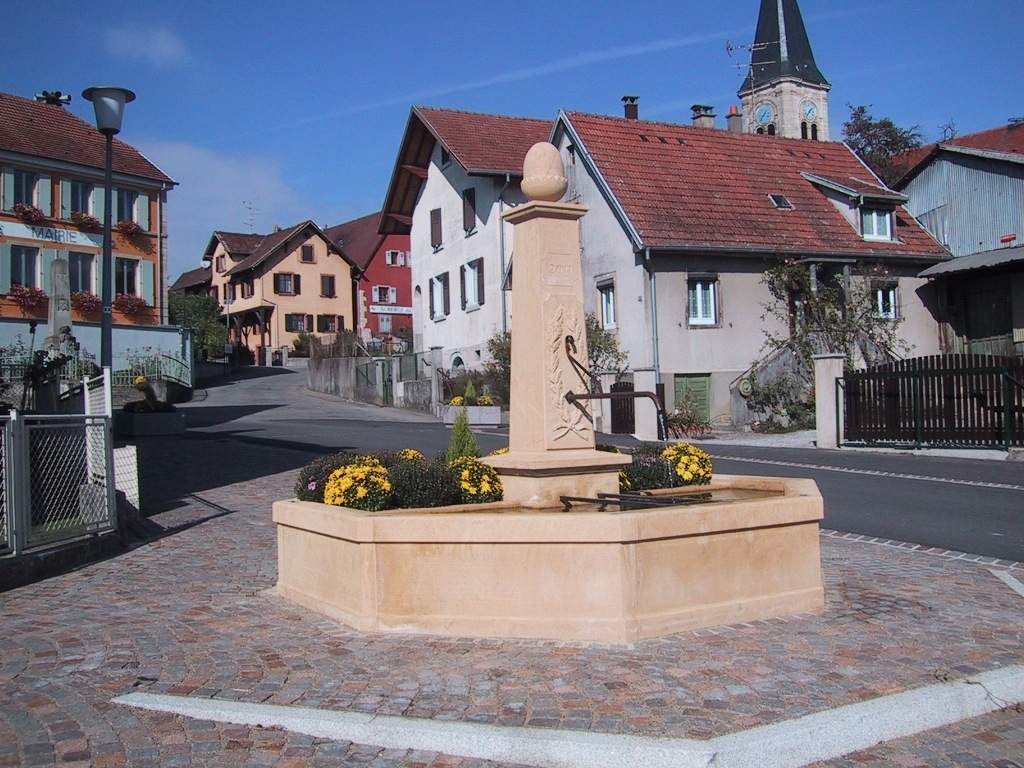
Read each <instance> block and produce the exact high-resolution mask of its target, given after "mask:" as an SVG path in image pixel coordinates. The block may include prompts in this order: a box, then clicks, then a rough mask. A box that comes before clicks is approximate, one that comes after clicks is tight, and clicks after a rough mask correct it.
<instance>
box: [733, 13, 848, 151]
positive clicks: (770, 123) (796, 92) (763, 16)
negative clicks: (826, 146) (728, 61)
mask: <svg viewBox="0 0 1024 768" xmlns="http://www.w3.org/2000/svg"><path fill="white" fill-rule="evenodd" d="M831 87H832V86H831V85H829V82H828V81H827V80H826V79H825V77H824V75H822V74H821V72H820V71H819V70H818V65H817V64H815V63H814V53H813V52H812V51H811V43H810V41H809V40H808V39H807V30H806V29H805V28H804V20H803V18H802V17H801V16H800V8H799V7H798V6H797V0H761V11H760V13H759V14H758V16H757V32H756V34H755V37H754V47H753V51H752V52H751V57H750V72H749V73H748V74H747V77H746V79H744V81H743V85H742V86H741V87H740V90H739V93H738V95H739V97H740V100H741V102H742V104H743V114H744V116H745V117H746V131H747V132H748V133H767V134H771V135H777V136H785V137H787V138H791V139H815V140H819V141H828V140H829V137H828V91H829V89H830V88H831Z"/></svg>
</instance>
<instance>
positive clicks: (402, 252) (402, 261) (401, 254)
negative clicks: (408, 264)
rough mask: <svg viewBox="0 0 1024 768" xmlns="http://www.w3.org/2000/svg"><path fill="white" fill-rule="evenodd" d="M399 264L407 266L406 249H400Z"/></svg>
mask: <svg viewBox="0 0 1024 768" xmlns="http://www.w3.org/2000/svg"><path fill="white" fill-rule="evenodd" d="M398 266H400V267H404V266H405V252H404V251H399V252H398Z"/></svg>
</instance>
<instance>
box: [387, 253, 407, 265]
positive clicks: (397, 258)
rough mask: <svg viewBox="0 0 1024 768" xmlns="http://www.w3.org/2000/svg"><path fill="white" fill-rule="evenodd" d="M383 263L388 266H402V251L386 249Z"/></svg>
mask: <svg viewBox="0 0 1024 768" xmlns="http://www.w3.org/2000/svg"><path fill="white" fill-rule="evenodd" d="M384 263H385V264H387V265H388V266H389V267H404V266H405V254H404V253H402V251H387V252H385V253H384Z"/></svg>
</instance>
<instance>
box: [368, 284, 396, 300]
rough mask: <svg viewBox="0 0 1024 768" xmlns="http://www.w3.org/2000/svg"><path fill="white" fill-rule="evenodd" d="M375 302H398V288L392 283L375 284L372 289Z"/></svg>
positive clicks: (371, 293)
mask: <svg viewBox="0 0 1024 768" xmlns="http://www.w3.org/2000/svg"><path fill="white" fill-rule="evenodd" d="M370 295H371V297H372V299H373V302H374V303H375V304H397V303H398V289H397V288H395V287H394V286H390V285H375V286H373V288H371V289H370Z"/></svg>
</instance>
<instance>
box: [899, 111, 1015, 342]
mask: <svg viewBox="0 0 1024 768" xmlns="http://www.w3.org/2000/svg"><path fill="white" fill-rule="evenodd" d="M899 160H901V161H903V163H904V164H905V165H906V167H907V170H906V172H905V173H904V175H903V177H902V178H901V179H900V180H899V181H898V182H896V184H895V185H894V186H895V187H896V188H897V189H899V190H900V191H901V192H902V193H903V194H905V195H906V196H907V199H908V202H907V209H908V210H909V211H910V212H911V213H913V214H914V215H915V216H916V217H917V218H918V220H919V221H920V222H921V224H922V225H924V227H925V228H926V229H928V230H929V231H930V232H931V233H932V235H934V237H935V238H936V239H937V240H938V241H939V242H940V243H942V244H943V245H945V246H946V247H947V248H948V249H949V251H950V253H952V254H953V256H955V257H956V258H954V259H953V260H952V261H950V262H947V263H943V264H939V265H936V266H933V267H930V268H929V269H927V270H925V271H924V272H922V276H923V277H925V278H927V279H929V280H931V281H934V290H935V291H936V292H937V294H938V297H939V312H938V319H939V321H940V327H941V330H942V341H943V349H944V350H945V351H948V352H973V353H981V354H994V355H1008V356H1013V355H1017V356H1022V355H1024V119H1021V118H1018V119H1014V120H1011V121H1009V122H1008V123H1007V125H1005V126H1002V127H999V128H992V129H990V130H986V131H980V132H978V133H972V134H968V135H966V136H957V137H955V138H952V139H948V140H946V141H941V142H937V143H935V144H929V145H927V146H925V147H921V148H920V149H917V150H914V151H912V152H907V153H904V154H903V155H901V156H900V157H899Z"/></svg>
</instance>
